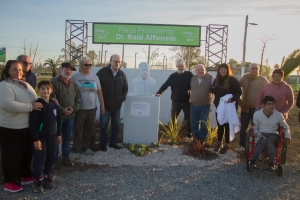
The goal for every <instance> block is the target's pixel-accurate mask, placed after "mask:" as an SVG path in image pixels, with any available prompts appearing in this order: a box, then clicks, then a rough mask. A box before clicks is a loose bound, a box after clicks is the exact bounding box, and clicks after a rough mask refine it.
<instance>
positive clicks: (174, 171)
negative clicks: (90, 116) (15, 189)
mask: <svg viewBox="0 0 300 200" xmlns="http://www.w3.org/2000/svg"><path fill="white" fill-rule="evenodd" d="M182 151H183V149H182V147H178V146H166V145H162V146H161V147H160V149H158V150H156V151H155V152H152V153H150V154H149V155H147V156H145V157H136V156H134V155H132V154H131V153H130V152H129V151H128V150H127V149H121V150H115V149H112V148H108V151H107V152H97V153H96V155H95V156H84V157H83V158H82V159H81V160H80V162H79V163H76V164H77V165H80V164H83V163H88V164H91V165H92V166H93V168H91V169H89V170H88V171H86V172H74V173H69V174H67V175H62V176H61V175H60V176H57V177H56V184H57V188H56V189H52V190H45V192H44V193H43V194H35V193H33V191H32V185H28V186H25V187H24V189H23V191H22V192H19V193H16V194H11V193H8V192H4V191H3V190H1V191H0V199H299V196H300V179H299V176H300V172H298V171H297V168H298V165H296V164H287V165H286V166H285V168H284V169H285V174H284V176H283V177H278V176H277V175H276V174H275V173H272V172H267V171H263V170H255V171H253V172H251V173H249V172H248V171H246V170H245V163H244V162H239V160H238V159H237V155H236V154H235V153H234V152H230V153H227V154H225V155H219V157H218V158H217V159H215V160H212V161H205V160H199V159H194V158H193V157H189V156H186V155H181V154H182ZM95 164H97V165H96V166H97V167H94V166H95Z"/></svg>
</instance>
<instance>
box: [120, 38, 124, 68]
mask: <svg viewBox="0 0 300 200" xmlns="http://www.w3.org/2000/svg"><path fill="white" fill-rule="evenodd" d="M121 66H123V68H124V44H123V47H122V65H121Z"/></svg>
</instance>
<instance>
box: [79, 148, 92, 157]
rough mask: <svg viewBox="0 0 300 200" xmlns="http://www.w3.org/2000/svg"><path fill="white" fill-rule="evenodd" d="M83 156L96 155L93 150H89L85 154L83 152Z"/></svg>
mask: <svg viewBox="0 0 300 200" xmlns="http://www.w3.org/2000/svg"><path fill="white" fill-rule="evenodd" d="M82 154H84V155H89V156H93V155H95V152H93V151H92V149H87V150H86V151H85V152H83V153H82Z"/></svg>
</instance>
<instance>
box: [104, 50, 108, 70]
mask: <svg viewBox="0 0 300 200" xmlns="http://www.w3.org/2000/svg"><path fill="white" fill-rule="evenodd" d="M106 52H108V51H105V56H104V67H105V65H106Z"/></svg>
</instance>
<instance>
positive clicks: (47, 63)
mask: <svg viewBox="0 0 300 200" xmlns="http://www.w3.org/2000/svg"><path fill="white" fill-rule="evenodd" d="M60 63H61V61H60V59H59V58H58V59H57V60H55V58H54V59H50V58H48V59H47V60H45V63H44V66H48V67H49V68H51V69H52V77H56V76H57V67H58V65H60Z"/></svg>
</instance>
